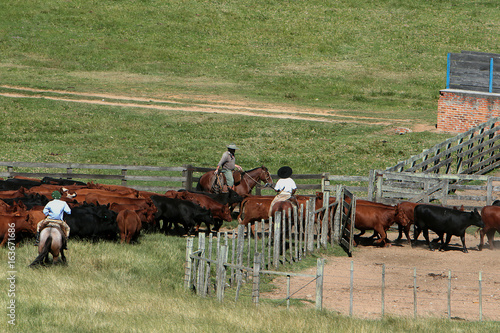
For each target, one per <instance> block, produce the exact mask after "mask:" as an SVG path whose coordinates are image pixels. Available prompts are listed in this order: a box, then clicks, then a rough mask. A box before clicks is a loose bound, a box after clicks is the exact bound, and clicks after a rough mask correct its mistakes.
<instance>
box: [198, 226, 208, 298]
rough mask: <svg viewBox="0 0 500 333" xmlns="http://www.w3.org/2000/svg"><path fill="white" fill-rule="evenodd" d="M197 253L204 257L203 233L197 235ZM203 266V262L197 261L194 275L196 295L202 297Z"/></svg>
mask: <svg viewBox="0 0 500 333" xmlns="http://www.w3.org/2000/svg"><path fill="white" fill-rule="evenodd" d="M198 251H199V253H200V257H203V256H204V255H205V233H203V232H200V233H198ZM205 264H206V262H205V260H198V265H197V266H198V267H197V270H198V271H197V274H196V293H197V294H198V295H201V296H204V295H203V290H204V289H205V288H204V282H205V278H204V276H203V274H205Z"/></svg>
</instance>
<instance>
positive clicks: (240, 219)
mask: <svg viewBox="0 0 500 333" xmlns="http://www.w3.org/2000/svg"><path fill="white" fill-rule="evenodd" d="M246 204H247V200H243V201H242V202H241V205H240V213H239V214H238V223H241V222H243V220H244V219H245V206H246Z"/></svg>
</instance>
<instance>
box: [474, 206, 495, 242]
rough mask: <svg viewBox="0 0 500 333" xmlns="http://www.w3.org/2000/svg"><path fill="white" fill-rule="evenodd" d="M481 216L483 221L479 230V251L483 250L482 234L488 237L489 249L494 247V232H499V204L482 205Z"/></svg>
mask: <svg viewBox="0 0 500 333" xmlns="http://www.w3.org/2000/svg"><path fill="white" fill-rule="evenodd" d="M481 218H482V219H483V222H484V227H483V228H482V229H481V231H480V236H481V238H480V241H479V251H482V250H483V245H484V235H486V236H487V237H488V243H490V249H491V250H493V249H494V248H495V241H494V238H495V232H500V207H499V206H496V205H495V206H484V207H483V209H481Z"/></svg>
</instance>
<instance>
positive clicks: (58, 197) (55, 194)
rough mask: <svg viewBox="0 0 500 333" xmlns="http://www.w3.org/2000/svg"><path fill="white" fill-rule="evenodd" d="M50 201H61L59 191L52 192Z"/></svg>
mask: <svg viewBox="0 0 500 333" xmlns="http://www.w3.org/2000/svg"><path fill="white" fill-rule="evenodd" d="M52 199H61V192H59V191H54V192H52Z"/></svg>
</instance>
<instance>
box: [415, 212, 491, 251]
mask: <svg viewBox="0 0 500 333" xmlns="http://www.w3.org/2000/svg"><path fill="white" fill-rule="evenodd" d="M414 214H415V215H414V236H413V237H414V238H413V243H414V245H415V244H416V242H417V238H418V236H419V235H420V232H421V231H423V234H424V237H425V240H426V242H427V245H428V246H429V248H430V249H431V250H432V251H433V250H434V249H433V248H432V246H431V244H430V242H429V229H431V230H432V231H434V232H435V233H436V234H437V235H438V236H439V239H440V240H441V246H440V248H439V249H440V250H444V249H446V248H447V246H448V244H449V243H450V239H451V236H459V237H460V239H461V240H462V245H463V252H464V253H467V247H465V230H466V229H467V228H468V227H470V226H471V225H475V226H478V227H480V228H483V227H484V223H483V220H482V219H481V215H479V212H478V211H477V209H474V211H472V212H463V211H460V210H456V209H452V208H446V207H441V206H435V205H418V206H416V207H415V210H414ZM444 234H446V242H443V236H444Z"/></svg>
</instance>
